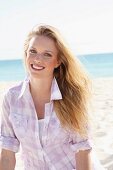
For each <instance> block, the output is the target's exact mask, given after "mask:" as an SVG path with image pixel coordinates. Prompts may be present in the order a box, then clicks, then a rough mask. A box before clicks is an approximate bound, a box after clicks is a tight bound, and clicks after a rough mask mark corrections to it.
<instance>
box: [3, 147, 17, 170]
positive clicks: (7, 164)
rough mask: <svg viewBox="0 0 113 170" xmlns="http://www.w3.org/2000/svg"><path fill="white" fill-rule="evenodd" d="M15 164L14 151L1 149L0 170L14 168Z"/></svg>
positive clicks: (12, 169) (11, 169)
mask: <svg viewBox="0 0 113 170" xmlns="http://www.w3.org/2000/svg"><path fill="white" fill-rule="evenodd" d="M15 164H16V158H15V153H14V152H12V151H9V150H5V149H2V151H1V153H0V170H14V169H15Z"/></svg>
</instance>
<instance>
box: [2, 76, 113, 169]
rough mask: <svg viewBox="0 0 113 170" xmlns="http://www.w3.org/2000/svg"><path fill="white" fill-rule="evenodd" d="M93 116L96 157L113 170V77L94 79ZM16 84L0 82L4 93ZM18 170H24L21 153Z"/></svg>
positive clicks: (104, 165)
mask: <svg viewBox="0 0 113 170" xmlns="http://www.w3.org/2000/svg"><path fill="white" fill-rule="evenodd" d="M92 82H93V98H92V108H93V109H92V110H91V115H92V118H93V122H92V135H93V141H94V149H95V151H96V155H97V157H98V159H99V160H100V162H101V164H102V165H103V167H105V168H106V169H107V170H113V77H112V78H96V79H93V81H92ZM15 83H16V82H0V98H2V94H3V93H2V92H3V91H4V90H5V89H7V88H8V87H10V86H12V85H13V84H15ZM16 157H17V166H16V170H22V161H21V158H20V153H18V154H16Z"/></svg>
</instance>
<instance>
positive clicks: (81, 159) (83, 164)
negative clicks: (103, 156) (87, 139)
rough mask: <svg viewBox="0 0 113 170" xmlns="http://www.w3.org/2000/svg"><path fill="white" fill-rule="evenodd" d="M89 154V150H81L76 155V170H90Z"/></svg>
mask: <svg viewBox="0 0 113 170" xmlns="http://www.w3.org/2000/svg"><path fill="white" fill-rule="evenodd" d="M90 152H91V150H83V151H82V150H81V151H79V152H78V153H76V169H77V170H92V165H91V156H90Z"/></svg>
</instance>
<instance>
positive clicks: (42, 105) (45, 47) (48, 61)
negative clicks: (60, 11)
mask: <svg viewBox="0 0 113 170" xmlns="http://www.w3.org/2000/svg"><path fill="white" fill-rule="evenodd" d="M24 61H25V65H26V71H27V78H26V79H25V80H24V81H23V82H21V83H20V84H19V85H16V86H14V87H12V88H10V89H9V90H8V91H7V92H6V94H5V96H4V99H3V105H2V114H1V115H2V118H1V125H0V127H1V130H0V131H1V134H0V135H1V136H0V145H1V148H2V152H1V156H0V168H1V169H8V170H12V169H14V168H15V152H18V150H19V146H20V144H21V146H22V150H23V157H24V169H25V170H26V169H29V170H37V169H42V170H59V169H61V170H66V169H67V170H72V169H75V170H92V169H93V170H100V165H99V167H98V165H97V164H96V162H95V161H94V160H93V159H92V151H93V145H92V142H91V137H90V135H89V129H90V128H89V115H88V104H89V98H90V93H91V92H90V81H89V78H88V76H87V74H86V72H85V70H84V69H83V66H82V65H81V63H80V62H79V60H78V59H77V58H76V57H74V55H73V54H72V53H71V52H70V50H69V47H67V46H66V43H65V42H64V40H63V39H62V37H61V35H60V33H59V31H58V30H57V29H56V28H53V27H52V26H48V25H41V26H36V27H35V28H33V30H32V31H31V32H30V33H29V34H28V36H27V39H26V40H25V44H24ZM6 160H8V161H7V162H5V161H6ZM4 162H5V164H4ZM102 169H103V168H102V167H101V170H102Z"/></svg>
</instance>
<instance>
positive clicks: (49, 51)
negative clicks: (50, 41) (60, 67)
mask: <svg viewBox="0 0 113 170" xmlns="http://www.w3.org/2000/svg"><path fill="white" fill-rule="evenodd" d="M29 48H30V49H31V48H32V49H34V50H37V49H36V48H35V47H33V46H31V47H29ZM44 52H48V53H52V54H54V52H53V51H51V50H44Z"/></svg>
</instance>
